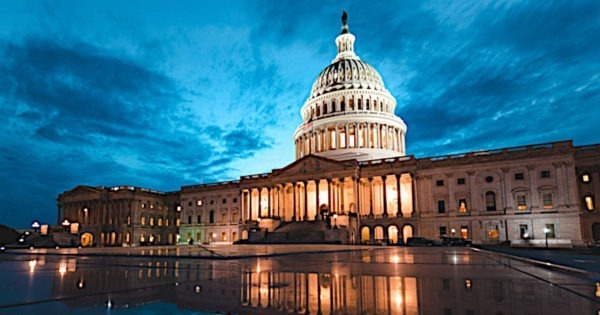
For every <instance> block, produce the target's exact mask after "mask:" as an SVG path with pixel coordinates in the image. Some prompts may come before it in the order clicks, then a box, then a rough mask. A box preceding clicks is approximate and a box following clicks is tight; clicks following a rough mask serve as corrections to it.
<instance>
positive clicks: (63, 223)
mask: <svg viewBox="0 0 600 315" xmlns="http://www.w3.org/2000/svg"><path fill="white" fill-rule="evenodd" d="M60 225H62V227H63V228H64V229H65V231H68V230H69V226H71V222H70V221H69V219H64V220H63V221H62V223H61V224H60Z"/></svg>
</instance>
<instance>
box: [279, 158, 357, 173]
mask: <svg viewBox="0 0 600 315" xmlns="http://www.w3.org/2000/svg"><path fill="white" fill-rule="evenodd" d="M353 165H354V163H353V162H340V161H336V160H331V159H327V158H324V157H320V156H316V155H308V156H305V157H303V158H301V159H300V160H297V161H296V162H294V163H292V164H290V165H288V166H286V167H284V168H282V169H280V170H278V171H276V172H274V174H273V175H274V176H275V177H294V176H302V175H309V174H323V173H330V172H333V173H335V172H339V171H346V170H348V169H350V168H351V167H352V166H353Z"/></svg>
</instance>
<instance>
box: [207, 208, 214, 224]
mask: <svg viewBox="0 0 600 315" xmlns="http://www.w3.org/2000/svg"><path fill="white" fill-rule="evenodd" d="M209 216H210V217H209V219H208V220H209V223H215V211H214V210H210V215H209Z"/></svg>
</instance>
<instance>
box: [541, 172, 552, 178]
mask: <svg viewBox="0 0 600 315" xmlns="http://www.w3.org/2000/svg"><path fill="white" fill-rule="evenodd" d="M540 176H541V177H542V178H550V171H548V170H543V171H541V172H540Z"/></svg>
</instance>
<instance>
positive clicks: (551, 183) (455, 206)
mask: <svg viewBox="0 0 600 315" xmlns="http://www.w3.org/2000/svg"><path fill="white" fill-rule="evenodd" d="M354 42H355V37H354V35H352V34H351V33H350V32H349V28H348V25H347V17H346V16H345V14H344V16H343V18H342V31H341V34H340V35H339V36H338V37H337V38H336V40H335V43H336V46H337V55H336V57H335V59H334V60H333V62H332V63H331V64H330V65H328V66H327V67H325V69H324V70H323V71H322V72H321V73H320V74H319V75H318V77H317V79H316V80H315V83H314V84H313V87H312V91H311V93H310V95H309V97H308V99H307V100H306V102H305V104H304V105H303V106H302V108H301V110H300V113H301V115H302V123H301V125H300V126H299V127H298V128H297V129H296V131H295V133H294V136H293V138H294V143H295V151H296V152H295V156H296V161H295V162H293V163H291V164H290V165H287V166H286V167H284V168H281V169H274V170H273V171H272V172H270V173H266V174H257V175H249V176H242V177H240V179H239V180H236V181H230V182H221V183H214V184H206V185H195V186H183V187H182V188H181V190H180V191H179V192H176V193H168V194H162V193H151V192H149V191H146V192H142V191H140V193H137V192H138V190H137V189H136V188H134V189H133V190H132V189H124V190H123V189H119V190H116V191H111V190H106V189H100V190H98V189H94V188H90V187H78V188H76V189H75V190H74V191H71V192H68V193H65V194H62V195H61V196H59V223H60V222H61V221H62V220H64V219H65V218H67V219H70V220H73V218H76V220H77V221H78V222H88V221H85V220H86V219H85V218H84V217H83V216H84V215H85V213H84V212H82V211H83V210H82V209H85V208H87V209H93V208H92V206H90V204H92V203H90V202H92V200H91V199H85V198H84V200H81V198H80V197H81V196H78V195H77V194H79V193H81V191H82V190H85V191H86V192H85V194H88V195H89V194H91V196H96V197H97V198H108V199H110V200H111V201H110V202H108V203H106V202H105V203H103V202H104V201H97V203H95V204H97V205H98V206H96V207H100V208H101V209H108V210H106V211H108V212H107V214H106V215H104V214H102V215H100V217H99V219H96V220H95V221H93V222H94V223H92V224H90V223H82V225H81V228H82V229H81V231H87V230H89V231H90V233H95V234H94V235H95V236H94V237H96V238H97V237H99V238H100V239H101V240H102V241H101V242H100V244H104V245H107V244H110V245H115V244H132V245H133V244H144V243H147V241H146V240H147V238H148V237H150V236H152V238H153V240H154V242H157V241H159V240H158V239H157V237H158V235H160V241H159V242H167V243H170V244H172V243H176V242H178V243H194V242H201V243H208V244H213V243H231V242H236V241H243V242H251V243H252V242H254V243H261V242H262V243H344V244H398V243H402V242H405V241H406V239H407V238H408V237H411V236H424V237H428V238H432V239H437V238H439V237H442V236H455V237H462V238H466V239H471V240H473V242H474V243H479V244H496V243H502V242H509V243H510V244H512V245H515V246H546V244H548V245H549V246H553V247H555V246H556V247H558V246H564V247H569V246H578V245H584V244H589V243H593V242H596V241H598V240H600V214H598V211H597V210H596V207H597V206H596V204H595V203H596V199H595V198H596V197H595V196H598V195H599V194H600V185H599V183H600V162H599V161H600V145H594V146H586V147H576V146H573V144H572V142H570V141H562V142H554V143H547V144H538V145H530V146H523V147H514V148H504V149H496V150H488V151H476V152H469V153H464V154H454V155H448V156H440V157H427V158H416V157H414V156H411V155H408V156H407V155H406V143H405V134H406V132H407V127H406V124H405V123H404V121H403V120H402V119H401V118H400V117H398V116H396V115H395V109H396V100H395V99H394V97H393V96H392V95H391V94H390V92H389V91H388V90H387V89H386V88H385V85H384V83H383V80H382V78H381V76H380V75H379V74H378V73H377V71H376V70H375V69H374V68H373V67H372V66H370V65H368V64H367V63H366V62H364V61H362V60H361V59H360V58H359V57H358V56H357V55H356V53H355V51H354ZM96 190H97V191H96ZM121 194H123V196H125V195H126V194H129V195H131V196H130V197H121ZM105 195H107V196H110V197H101V196H105ZM129 195H127V196H129ZM142 196H143V198H142ZM117 197H119V198H125V200H121V201H118V202H114V201H113V200H114V198H117ZM102 200H104V199H102ZM149 204H150V205H151V204H154V205H155V209H149V208H143V207H142V206H143V205H149ZM159 205H162V206H159ZM102 207H104V208H102ZM114 207H116V208H114ZM156 207H162V208H166V209H168V210H163V211H164V212H165V213H167V212H168V213H169V214H168V215H167V214H165V215H163V216H162V222H163V225H162V226H160V225H158V224H157V223H156V222H158V221H157V220H158V219H159V217H161V216H160V215H159V214H158V212H160V210H157V208H156ZM113 208H114V209H115V210H111V209H113ZM102 211H105V210H102ZM152 211H154V212H156V213H154V212H152ZM115 213H116V214H117V216H116V217H114V216H113V214H115ZM130 213H131V223H129V219H126V218H129V215H130ZM96 216H97V214H96ZM167 217H168V219H169V220H170V222H171V225H170V226H169V225H165V224H164V222H166V220H167ZM179 217H180V218H181V225H180V226H178V225H177V224H176V225H173V224H172V222H174V221H175V220H178V219H179ZM143 220H146V221H143ZM150 220H154V221H150ZM148 222H154V223H153V224H149V223H148ZM159 230H160V231H164V232H161V233H160V234H159V233H158V232H157V231H159ZM91 231H93V232H91ZM177 232H178V233H179V238H177V236H173V235H174V234H176V233H177ZM107 233H108V234H107ZM107 235H108V236H107ZM128 235H129V236H128ZM81 240H82V243H83V238H81ZM119 240H121V241H119ZM123 240H128V241H123Z"/></svg>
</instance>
